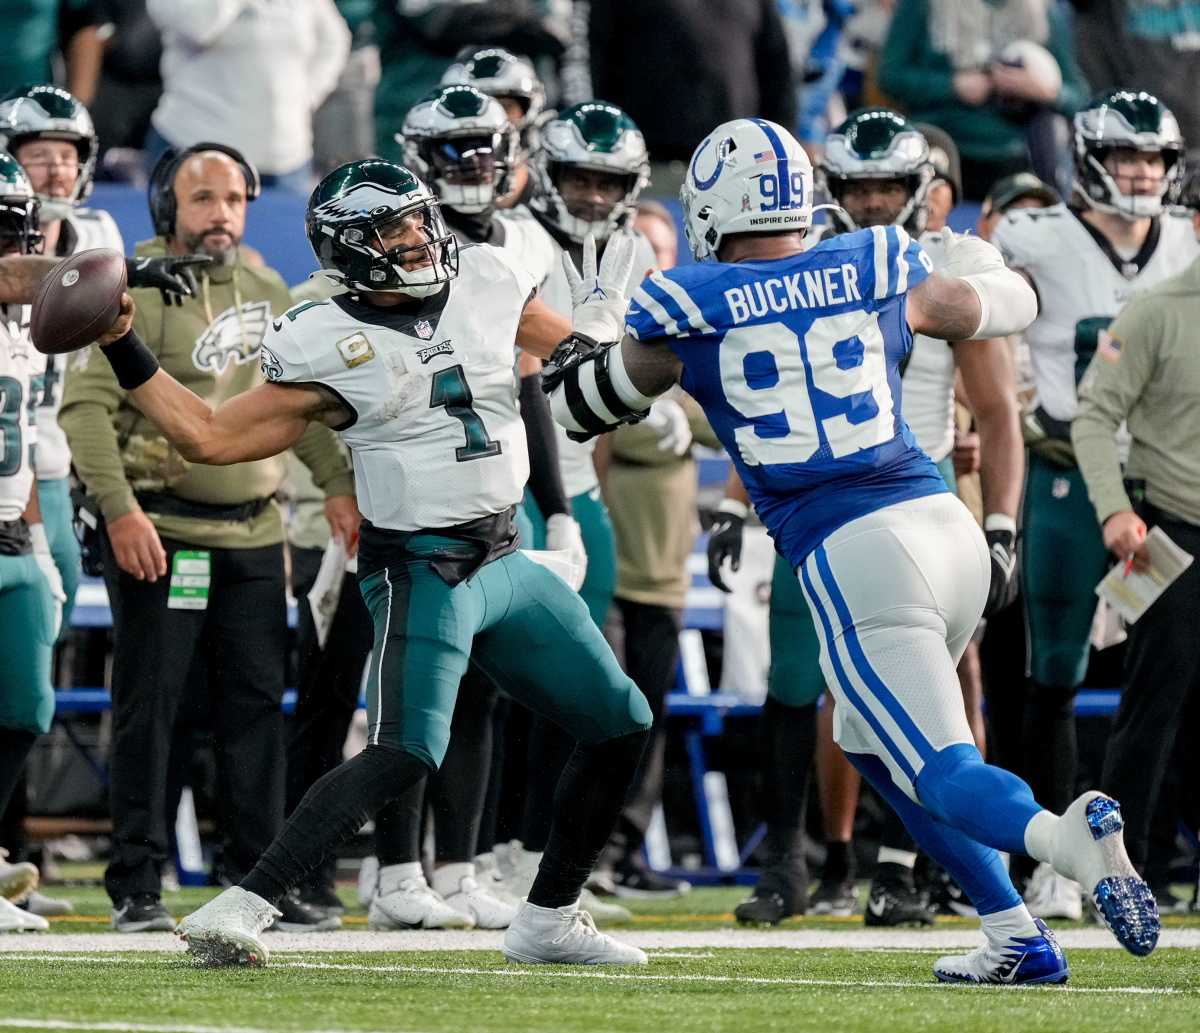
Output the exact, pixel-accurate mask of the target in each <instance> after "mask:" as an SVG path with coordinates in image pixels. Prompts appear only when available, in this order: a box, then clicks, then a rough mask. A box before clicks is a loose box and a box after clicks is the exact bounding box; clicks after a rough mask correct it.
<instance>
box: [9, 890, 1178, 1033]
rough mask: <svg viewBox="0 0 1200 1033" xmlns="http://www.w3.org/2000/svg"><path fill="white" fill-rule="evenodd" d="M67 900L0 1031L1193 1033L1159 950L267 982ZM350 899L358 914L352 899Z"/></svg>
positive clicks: (405, 959) (178, 909)
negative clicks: (136, 938) (948, 981)
mask: <svg viewBox="0 0 1200 1033" xmlns="http://www.w3.org/2000/svg"><path fill="white" fill-rule="evenodd" d="M63 892H66V891H63ZM211 892H212V891H205V890H187V891H184V892H183V893H180V894H170V895H168V896H167V897H166V898H165V900H166V903H167V904H168V906H170V907H171V908H172V910H173V911H174V912H175V913H176V914H182V913H185V912H186V911H187V910H189V909H190V908H191V907H193V906H195V905H196V904H197V903H198V902H199V901H200V900H203V899H205V898H206V897H207V896H208V895H209V894H210V893H211ZM70 895H71V896H72V898H73V899H74V902H75V904H76V907H77V908H78V909H79V910H80V912H81V913H80V914H77V915H75V916H72V917H71V918H69V919H62V920H56V921H55V922H54V923H53V930H52V933H51V934H49V935H48V936H38V935H32V934H26V935H22V936H19V937H11V936H10V937H8V938H6V939H5V942H4V943H3V944H0V1029H22V1030H30V1031H39V1030H80V1031H83V1030H105V1031H110V1030H135V1031H138V1033H149V1031H162V1033H210V1031H216V1030H220V1029H224V1030H233V1029H236V1030H240V1031H242V1033H288V1031H296V1033H317V1031H325V1033H328V1031H342V1030H345V1031H361V1030H381V1031H382V1030H388V1031H396V1033H577V1031H578V1033H584V1031H586V1033H601V1031H605V1033H607V1031H612V1033H692V1031H696V1033H725V1031H729V1033H757V1031H775V1030H778V1031H787V1033H803V1031H809V1030H812V1031H819V1033H859V1031H862V1033H867V1031H870V1033H907V1031H914V1033H915V1031H921V1033H925V1031H947V1033H991V1031H998V1030H1005V1031H1008V1030H1011V1031H1013V1033H1033V1031H1047V1033H1058V1031H1069V1033H1087V1031H1093V1030H1094V1031H1097V1033H1101V1031H1103V1033H1121V1031H1126V1030H1128V1031H1139V1033H1143V1031H1144V1033H1185V1031H1186V1033H1192V1031H1194V1030H1196V1029H1198V1028H1200V950H1195V949H1181V948H1167V949H1160V950H1159V951H1157V952H1156V953H1155V954H1154V955H1153V956H1152V957H1150V958H1148V959H1140V960H1139V959H1135V958H1133V957H1131V956H1129V955H1127V954H1126V953H1125V952H1123V951H1121V950H1119V949H1076V950H1068V956H1069V958H1070V962H1071V967H1072V978H1071V983H1070V986H1069V988H1066V989H1063V988H1045V989H1039V988H1028V989H1022V988H1016V989H1013V988H986V987H946V986H941V985H939V984H937V983H936V982H934V981H933V980H932V977H931V975H930V965H931V963H932V962H933V960H934V958H935V957H936V956H937V954H938V953H941V952H942V951H940V950H932V949H904V950H853V949H846V948H840V947H838V946H837V939H838V937H839V936H843V935H847V934H848V933H850V932H851V931H858V930H861V929H862V925H861V919H851V920H833V921H830V920H825V921H824V922H820V921H816V920H812V919H795V920H791V921H789V922H788V923H786V924H785V926H784V929H783V932H782V933H781V934H780V935H787V932H788V931H789V930H791V931H793V932H794V931H797V930H814V931H816V930H828V936H829V939H830V942H831V946H829V947H827V948H820V949H806V950H782V949H776V948H770V947H766V948H759V947H754V948H743V949H728V948H724V947H720V946H702V947H694V946H689V947H687V948H684V949H676V950H664V949H659V950H655V949H651V964H650V966H649V967H648V968H646V969H633V970H630V969H607V970H594V969H583V970H581V969H572V968H562V967H546V968H536V967H535V968H526V967H517V966H512V965H506V964H505V963H504V962H503V960H502V959H501V957H500V956H499V954H498V953H497V952H496V951H494V950H490V949H488V950H419V951H397V952H389V953H382V952H372V953H368V952H366V951H363V952H357V951H346V950H344V949H339V950H338V951H337V952H331V951H322V950H321V949H320V940H321V937H320V935H317V936H313V937H311V941H312V942H311V949H307V950H304V951H303V952H301V951H294V950H281V949H278V948H275V949H273V952H272V957H271V964H270V966H269V967H268V968H267V969H265V970H247V969H233V970H230V969H219V970H212V969H197V968H195V967H193V966H192V965H191V964H190V962H189V961H188V959H187V956H186V955H181V954H169V953H165V952H159V951H153V950H151V951H146V950H141V951H134V952H112V951H104V950H101V949H99V948H100V947H102V946H110V947H111V946H116V945H117V944H118V943H120V941H123V940H125V939H126V938H125V937H118V936H117V935H116V934H105V933H104V930H105V922H106V916H107V900H106V899H105V898H104V896H103V894H102V892H100V891H98V890H96V889H94V888H72V890H71V891H70ZM741 895H742V891H740V890H737V889H716V890H695V891H693V893H691V894H689V895H688V897H685V898H682V899H680V900H677V901H671V902H664V903H658V904H654V905H647V904H636V905H635V910H636V912H637V914H636V915H635V921H634V923H633V925H632V926H631V927H629V928H630V933H631V934H632V935H636V934H638V933H642V932H650V931H652V932H655V933H657V932H660V931H670V930H681V931H688V932H689V933H693V934H694V933H697V932H699V933H700V934H701V936H707V937H709V938H710V939H718V938H719V934H716V933H708V932H707V930H709V929H718V928H729V927H730V926H731V924H732V923H731V922H730V920H729V919H728V918H726V917H725V916H726V915H727V914H728V912H729V911H730V910H731V908H732V905H733V904H734V903H735V902H736V901H737V900H738V899H739V898H740V896H741ZM345 896H346V898H347V903H350V902H352V901H353V894H352V893H350V892H347V893H346V894H345ZM695 915H699V916H701V917H699V918H695V917H693V916H695ZM347 917H348V921H347V925H346V927H347V929H349V930H351V931H352V933H353V935H354V938H355V939H357V937H358V936H359V935H361V936H362V939H363V943H364V947H365V946H366V945H367V944H368V943H369V942H370V941H371V940H372V936H371V934H368V933H366V932H365V931H364V932H361V933H357V932H354V931H355V930H362V929H364V925H363V924H362V921H361V919H362V913H361V909H360V908H358V907H357V906H355V907H354V908H352V909H351V912H350V913H349V915H348V916H347ZM1165 924H1166V926H1167V928H1168V929H1179V928H1184V929H1188V928H1191V929H1194V928H1196V927H1197V926H1200V920H1198V919H1197V918H1179V917H1172V918H1169V919H1168V920H1167V921H1166V923H1165ZM970 928H971V923H967V922H964V921H961V920H955V921H946V922H943V923H940V924H939V925H938V927H937V930H936V931H935V933H934V934H933V935H936V934H937V933H944V932H946V931H947V930H949V931H959V932H961V931H964V930H968V929H970ZM56 934H68V935H70V934H74V936H75V937H80V939H79V940H78V942H79V943H80V944H81V946H80V947H79V948H78V949H76V948H75V946H74V944H75V943H76V940H74V939H73V940H71V941H70V944H71V947H70V950H69V952H68V953H65V954H54V953H51V952H50V950H49V948H50V946H51V945H52V944H54V943H58V944H67V942H68V941H65V940H62V939H60V938H59V936H58V935H56ZM81 934H84V936H86V937H90V940H88V939H85V938H84V937H83V936H81ZM161 935H163V936H164V940H163V941H162V942H164V943H169V942H170V940H169V937H167V936H166V934H161ZM400 935H404V936H406V935H409V934H400ZM413 935H417V934H413ZM421 935H424V936H426V937H428V936H434V937H436V936H437V935H438V934H421ZM467 935H486V934H467ZM618 935H620V934H619V933H618ZM296 939H298V938H295V937H293V938H290V939H289V941H288V942H289V944H294V943H295V942H296ZM304 939H305V940H308V939H309V938H307V937H306V938H304ZM155 942H156V943H157V942H158V941H155ZM268 942H269V941H268ZM342 942H343V943H344V940H343V941H342ZM422 942H424V941H422ZM305 946H306V947H308V946H309V945H308V944H307V943H306V944H305Z"/></svg>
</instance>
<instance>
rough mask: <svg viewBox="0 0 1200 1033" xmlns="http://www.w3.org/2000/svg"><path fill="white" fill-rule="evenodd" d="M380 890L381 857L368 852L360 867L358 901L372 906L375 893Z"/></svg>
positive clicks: (363, 904)
mask: <svg viewBox="0 0 1200 1033" xmlns="http://www.w3.org/2000/svg"><path fill="white" fill-rule="evenodd" d="M378 892H379V858H378V857H376V856H375V855H374V854H368V855H367V856H366V857H364V858H363V859H362V864H361V865H359V868H358V902H359V903H360V904H361V905H362V906H363V907H370V906H371V901H372V900H374V899H375V894H376V893H378Z"/></svg>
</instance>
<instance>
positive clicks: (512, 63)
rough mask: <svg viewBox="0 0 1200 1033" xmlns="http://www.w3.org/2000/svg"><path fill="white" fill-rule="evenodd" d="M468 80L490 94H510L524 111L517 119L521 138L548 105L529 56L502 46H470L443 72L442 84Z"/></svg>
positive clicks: (507, 95) (461, 51)
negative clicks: (522, 55)
mask: <svg viewBox="0 0 1200 1033" xmlns="http://www.w3.org/2000/svg"><path fill="white" fill-rule="evenodd" d="M451 83H467V84H468V85H470V86H474V87H475V89H477V90H479V91H480V92H481V93H486V94H487V95H488V96H489V97H497V98H499V97H505V98H507V97H511V98H512V99H513V100H515V101H516V102H517V103H518V104H520V105H521V108H522V110H523V112H524V114H523V115H522V116H521V121H520V122H518V123H517V129H518V130H519V131H520V132H521V135H522V138H524V137H525V134H526V133H527V131H528V130H529V129H530V128H531V127H533V126H534V125H535V124H536V123H537V120H538V116H539V115H541V113H542V110H543V109H544V108H545V107H546V88H545V87H544V86H543V85H542V81H541V79H539V78H538V75H537V72H535V71H534V69H533V65H532V64H531V63H530V62H529V60H528V59H527V58H524V57H519V56H517V55H516V54H514V53H512V52H511V51H509V50H505V49H504V48H503V47H483V48H482V49H477V48H475V47H467V48H466V49H464V50H460V51H459V52H458V54H457V55H456V56H455V58H454V63H453V64H452V65H451V66H450V67H449V68H447V69H446V71H445V72H444V73H442V85H443V86H448V85H450V84H451Z"/></svg>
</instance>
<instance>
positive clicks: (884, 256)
mask: <svg viewBox="0 0 1200 1033" xmlns="http://www.w3.org/2000/svg"><path fill="white" fill-rule="evenodd" d="M931 271H932V262H931V261H930V259H929V256H928V255H927V254H926V253H925V252H924V251H923V250H922V249H921V246H920V245H919V244H917V243H916V242H915V241H913V240H911V239H910V238H909V236H908V234H907V233H905V231H904V230H903V229H902V228H900V227H898V226H886V227H875V228H873V229H868V230H860V231H858V232H856V233H850V234H845V235H842V236H836V237H831V238H829V239H827V240H823V241H821V243H820V244H818V245H817V246H816V247H814V248H812V249H811V250H809V251H804V252H802V253H800V254H797V255H794V256H792V257H789V258H783V259H776V260H772V261H760V262H749V261H747V262H737V263H718V262H703V263H700V264H697V265H689V266H679V267H677V268H675V269H671V270H668V271H667V272H663V273H655V274H654V275H653V276H651V277H649V278H648V279H646V280H645V281H643V283H642V285H641V287H639V288H638V290H637V291H636V292H635V293H634V295H633V298H632V299H631V303H630V307H629V313H628V316H627V322H626V330H627V331H628V332H629V334H630V335H631V336H633V337H636V338H638V339H639V340H641V341H643V342H650V341H653V340H654V339H656V338H665V339H666V342H667V344H668V345H669V347H670V348H671V349H672V351H674V352H675V354H676V355H677V356H678V357H679V359H680V360H681V361H682V362H683V375H682V378H681V383H682V385H683V387H684V389H685V390H686V391H688V392H689V393H690V394H691V395H692V396H693V397H694V398H695V399H696V400H697V401H698V402H699V403H700V405H701V406H702V407H703V408H704V412H705V415H706V416H707V417H708V420H709V423H710V424H711V425H712V428H713V430H714V431H716V433H717V436H718V437H719V438H720V439H721V441H722V443H723V444H724V445H725V448H726V449H727V450H728V452H729V454H730V456H731V457H732V458H733V461H734V463H735V465H736V466H737V468H738V473H739V474H740V475H741V478H742V482H743V483H744V484H745V485H746V489H747V491H748V492H749V494H750V499H751V501H752V502H753V503H754V508H755V510H756V511H757V512H758V515H759V518H760V519H761V520H762V522H763V523H764V525H766V528H767V530H768V531H769V532H770V534H771V537H772V538H773V539H774V540H775V547H776V549H778V551H779V552H780V554H781V555H782V556H783V557H784V558H785V559H786V560H787V561H788V562H789V563H790V564H791V565H792V567H793V569H794V568H795V567H797V566H799V564H800V563H801V561H802V560H803V559H804V557H805V556H807V555H808V553H809V552H811V551H812V550H813V549H814V548H815V547H816V546H817V545H818V544H820V542H821V541H822V540H824V539H825V538H826V537H827V536H828V535H829V534H830V533H832V532H833V531H834V530H836V529H837V528H838V527H841V526H842V525H843V524H846V523H848V522H849V521H851V520H854V519H856V518H857V517H860V516H863V515H865V514H867V513H871V512H874V511H875V510H878V509H882V508H883V507H885V506H890V505H893V504H895V503H897V502H903V501H905V500H908V499H914V498H920V497H922V496H925V495H932V494H936V493H938V492H944V491H946V490H947V488H946V484H945V482H944V481H943V480H942V477H941V475H940V474H939V473H938V471H937V467H936V466H934V464H933V462H932V460H930V458H929V457H928V456H927V455H926V454H925V453H924V452H922V451H921V450H920V448H918V447H917V444H916V441H915V440H914V438H913V436H912V433H911V432H910V431H909V429H908V426H907V424H906V423H905V422H904V419H903V417H902V416H901V415H900V384H901V382H900V370H899V367H900V362H901V360H902V359H903V358H904V356H905V355H906V354H907V353H908V352H909V350H910V349H911V348H912V333H911V331H910V329H909V326H908V323H907V320H906V318H905V295H906V293H907V291H908V290H909V289H911V288H912V287H915V286H916V285H917V284H919V283H921V282H922V281H923V280H924V279H925V278H926V277H927V276H928V275H929V273H930V272H931Z"/></svg>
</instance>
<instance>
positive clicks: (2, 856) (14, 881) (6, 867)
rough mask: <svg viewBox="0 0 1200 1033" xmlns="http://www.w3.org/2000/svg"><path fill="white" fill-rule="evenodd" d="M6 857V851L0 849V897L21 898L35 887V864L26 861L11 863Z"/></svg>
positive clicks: (6, 898)
mask: <svg viewBox="0 0 1200 1033" xmlns="http://www.w3.org/2000/svg"><path fill="white" fill-rule="evenodd" d="M7 858H8V851H7V850H4V849H0V897H3V898H4V899H5V900H21V899H22V898H24V897H27V896H29V894H30V893H32V892H33V891H34V890H35V889H37V884H38V870H37V865H34V864H30V863H29V862H28V861H17V862H15V863H11V862H9V861H8V859H7Z"/></svg>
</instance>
